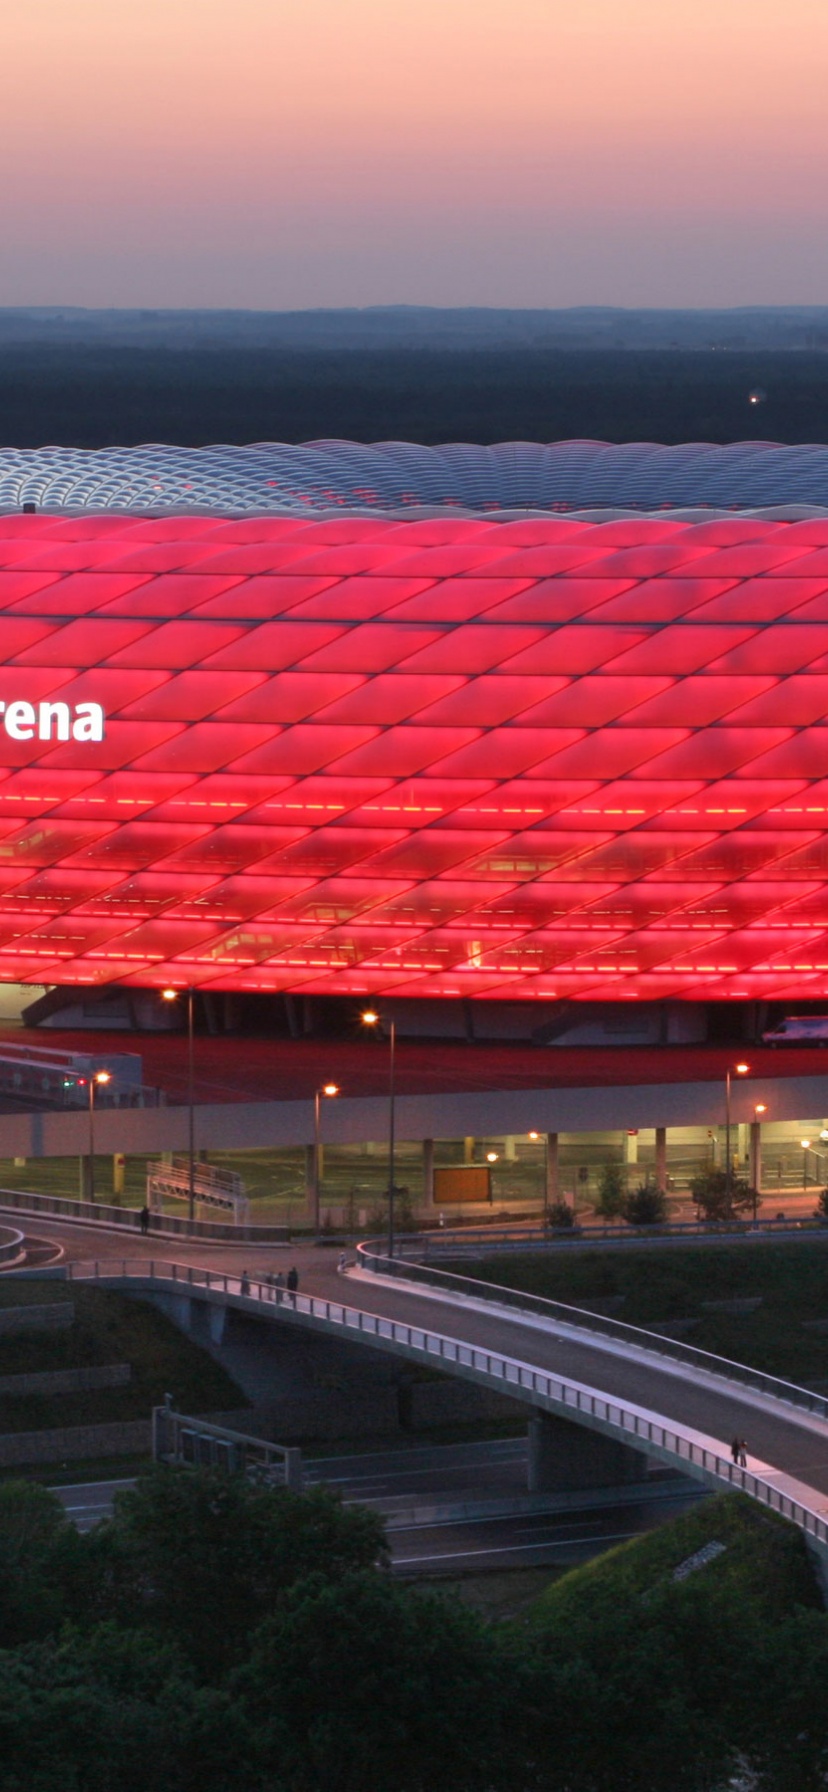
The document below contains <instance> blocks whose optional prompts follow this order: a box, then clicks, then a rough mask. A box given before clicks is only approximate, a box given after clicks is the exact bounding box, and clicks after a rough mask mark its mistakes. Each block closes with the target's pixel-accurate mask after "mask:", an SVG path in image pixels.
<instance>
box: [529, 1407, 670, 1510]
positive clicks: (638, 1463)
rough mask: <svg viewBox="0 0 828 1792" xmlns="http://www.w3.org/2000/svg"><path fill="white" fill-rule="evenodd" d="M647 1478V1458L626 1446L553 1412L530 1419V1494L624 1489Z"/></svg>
mask: <svg viewBox="0 0 828 1792" xmlns="http://www.w3.org/2000/svg"><path fill="white" fill-rule="evenodd" d="M646 1476H647V1458H646V1456H644V1455H642V1454H641V1451H640V1450H631V1449H630V1447H629V1445H628V1444H620V1443H616V1442H615V1439H614V1438H611V1437H603V1436H602V1435H601V1433H600V1432H599V1431H590V1430H588V1429H587V1427H586V1426H585V1425H576V1424H574V1423H573V1421H572V1420H571V1419H559V1418H558V1417H557V1414H554V1413H548V1412H543V1413H535V1414H534V1415H533V1417H532V1418H531V1419H530V1420H529V1475H528V1487H529V1492H530V1493H556V1492H565V1491H570V1492H579V1491H581V1490H584V1491H585V1490H586V1489H587V1488H589V1487H626V1486H629V1485H630V1484H631V1483H633V1482H635V1481H643V1480H645V1479H646Z"/></svg>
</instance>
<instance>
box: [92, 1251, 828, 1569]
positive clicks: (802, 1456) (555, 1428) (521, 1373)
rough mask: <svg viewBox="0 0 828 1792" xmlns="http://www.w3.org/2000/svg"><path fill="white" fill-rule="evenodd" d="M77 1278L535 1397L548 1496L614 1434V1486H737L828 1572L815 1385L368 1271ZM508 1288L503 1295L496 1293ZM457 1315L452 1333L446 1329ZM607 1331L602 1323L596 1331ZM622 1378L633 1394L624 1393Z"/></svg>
mask: <svg viewBox="0 0 828 1792" xmlns="http://www.w3.org/2000/svg"><path fill="white" fill-rule="evenodd" d="M64 1273H65V1276H66V1277H67V1278H68V1279H69V1280H72V1281H84V1282H89V1281H91V1282H95V1283H97V1284H98V1285H99V1286H102V1287H107V1288H120V1289H125V1290H128V1291H129V1292H131V1293H135V1294H138V1295H140V1294H146V1295H147V1296H150V1297H152V1296H157V1295H158V1294H161V1293H163V1294H164V1296H165V1297H166V1302H167V1305H168V1310H170V1311H171V1312H172V1313H173V1314H174V1316H175V1318H176V1320H177V1322H178V1323H179V1324H180V1325H182V1327H184V1328H185V1329H188V1328H189V1324H190V1321H191V1316H192V1308H193V1304H194V1303H198V1304H201V1303H203V1304H206V1305H207V1307H208V1308H209V1309H210V1310H211V1312H210V1320H211V1331H212V1333H213V1336H214V1337H215V1338H216V1340H219V1339H220V1337H221V1335H222V1331H223V1327H224V1321H225V1317H226V1314H227V1312H228V1311H229V1310H231V1309H236V1310H239V1311H241V1312H244V1313H246V1314H248V1315H250V1316H252V1317H257V1318H259V1319H260V1320H262V1321H263V1322H265V1323H269V1324H280V1325H286V1326H293V1327H298V1328H308V1329H310V1330H313V1331H316V1332H321V1333H325V1334H327V1335H328V1336H335V1337H339V1338H341V1339H343V1340H346V1341H347V1342H349V1343H356V1344H364V1345H367V1346H369V1347H370V1348H372V1349H375V1350H376V1349H379V1350H383V1351H388V1352H391V1353H393V1354H394V1355H396V1356H400V1357H404V1358H407V1359H408V1360H410V1361H416V1362H421V1363H427V1364H428V1366H429V1367H431V1368H434V1369H438V1370H440V1371H441V1372H443V1373H445V1374H448V1375H454V1376H460V1377H462V1378H464V1379H466V1380H468V1381H472V1382H476V1383H477V1384H478V1385H482V1386H485V1387H488V1388H493V1389H496V1390H497V1391H498V1392H500V1393H502V1394H507V1395H509V1396H511V1397H512V1398H513V1399H515V1400H519V1401H522V1402H523V1403H524V1404H525V1405H526V1406H527V1407H529V1408H530V1409H531V1411H532V1415H533V1417H534V1418H535V1421H536V1427H537V1428H538V1429H536V1437H535V1445H536V1459H537V1463H538V1479H537V1481H536V1486H537V1487H538V1488H540V1487H541V1486H547V1487H548V1486H549V1485H551V1483H550V1481H549V1480H544V1479H543V1475H544V1467H545V1465H548V1463H549V1460H550V1457H551V1456H552V1455H553V1454H554V1453H555V1452H556V1451H559V1450H560V1448H561V1444H562V1443H563V1441H564V1439H565V1440H566V1445H565V1447H566V1449H567V1450H569V1449H570V1448H571V1447H572V1443H573V1440H577V1434H578V1433H584V1434H586V1435H585V1436H584V1437H583V1444H584V1445H586V1446H587V1449H586V1454H584V1452H583V1450H581V1451H579V1449H578V1445H577V1441H576V1443H575V1458H576V1463H575V1467H576V1472H577V1462H578V1458H579V1456H580V1460H581V1461H582V1462H583V1463H584V1466H585V1468H586V1470H587V1476H588V1478H589V1467H590V1463H592V1465H593V1466H594V1462H595V1456H594V1449H595V1446H597V1445H599V1440H603V1444H604V1446H605V1447H606V1446H609V1447H610V1451H611V1455H610V1458H609V1464H610V1470H611V1473H610V1475H609V1476H608V1475H606V1474H605V1475H604V1479H605V1480H607V1479H611V1478H612V1468H613V1464H614V1467H615V1481H616V1482H618V1481H624V1480H627V1481H629V1480H630V1479H632V1478H635V1477H634V1473H633V1472H632V1463H633V1462H637V1463H638V1478H641V1473H642V1468H643V1464H642V1463H641V1458H649V1459H650V1460H652V1461H656V1462H660V1463H662V1464H666V1465H668V1466H669V1467H670V1468H672V1469H675V1470H679V1471H680V1472H682V1473H684V1474H686V1475H690V1476H692V1477H693V1478H694V1479H696V1480H697V1481H699V1482H702V1483H704V1484H705V1485H706V1486H707V1487H709V1488H714V1489H716V1490H718V1491H724V1490H727V1489H730V1490H733V1489H738V1490H740V1491H741V1492H744V1493H746V1494H748V1495H749V1496H750V1497H751V1498H752V1499H755V1500H758V1501H759V1502H760V1503H761V1504H762V1505H765V1506H768V1507H770V1508H772V1510H774V1511H776V1512H779V1513H780V1514H782V1516H784V1517H785V1518H787V1519H790V1520H791V1521H792V1522H793V1523H794V1524H796V1525H797V1526H798V1527H799V1529H800V1530H801V1531H802V1532H803V1534H804V1536H805V1538H806V1540H807V1542H808V1545H809V1547H810V1548H811V1549H812V1551H813V1552H814V1553H815V1555H816V1556H817V1558H818V1559H819V1564H820V1567H821V1569H822V1568H824V1572H825V1574H826V1576H828V1523H827V1522H826V1518H825V1515H824V1514H825V1509H826V1491H825V1490H826V1489H828V1403H826V1402H825V1401H823V1400H821V1399H820V1398H819V1397H818V1396H815V1395H813V1394H809V1393H808V1392H807V1390H804V1389H798V1388H795V1387H791V1386H789V1385H788V1384H786V1383H782V1382H773V1380H772V1378H770V1377H766V1376H759V1377H757V1376H755V1375H754V1374H753V1373H752V1372H751V1371H749V1370H747V1369H741V1368H740V1365H738V1364H728V1363H724V1362H722V1361H721V1360H720V1359H718V1358H715V1357H710V1358H708V1359H707V1363H708V1365H710V1367H708V1368H707V1369H705V1370H702V1369H700V1367H699V1365H698V1362H696V1361H693V1360H692V1359H694V1358H699V1357H701V1356H702V1355H703V1353H702V1352H698V1351H689V1352H688V1353H687V1354H688V1357H689V1358H690V1359H691V1360H689V1361H684V1362H682V1361H681V1360H680V1359H677V1357H676V1355H675V1353H674V1347H673V1345H672V1342H671V1344H670V1346H669V1349H670V1352H671V1355H670V1357H669V1358H668V1356H667V1355H666V1354H665V1355H664V1356H662V1355H660V1347H661V1345H662V1343H665V1347H666V1341H663V1340H661V1339H659V1338H657V1337H656V1336H655V1335H654V1334H649V1333H635V1334H634V1333H633V1328H631V1327H626V1328H625V1327H618V1326H617V1325H616V1326H614V1328H613V1329H614V1331H615V1332H616V1333H617V1332H618V1331H619V1330H620V1331H621V1332H624V1331H626V1332H628V1333H630V1335H631V1337H634V1338H635V1339H637V1340H642V1339H643V1340H645V1344H644V1345H643V1346H642V1345H641V1343H640V1342H638V1343H627V1344H626V1345H624V1347H623V1348H622V1349H621V1350H620V1351H619V1349H618V1339H617V1337H616V1338H615V1339H614V1340H613V1348H612V1350H610V1349H609V1348H608V1344H607V1340H606V1338H603V1337H599V1336H598V1335H597V1334H596V1333H595V1332H593V1331H592V1329H591V1326H592V1316H591V1315H583V1314H580V1315H577V1319H578V1320H579V1321H580V1323H578V1324H576V1325H572V1324H571V1323H567V1322H566V1321H560V1320H554V1321H550V1322H543V1321H541V1322H539V1321H538V1318H537V1316H534V1315H530V1314H527V1313H518V1312H514V1311H512V1312H509V1311H506V1310H504V1309H503V1308H502V1307H501V1306H500V1305H499V1302H498V1299H497V1298H495V1299H493V1300H487V1299H485V1298H481V1299H479V1300H477V1301H475V1302H474V1303H469V1304H468V1305H463V1304H457V1305H451V1306H448V1305H447V1303H446V1300H445V1298H440V1297H439V1296H434V1295H433V1293H432V1292H431V1291H429V1292H428V1293H427V1294H426V1295H425V1296H424V1295H423V1294H422V1291H421V1290H419V1289H416V1288H413V1287H411V1286H408V1287H405V1288H403V1287H400V1286H389V1285H388V1284H386V1283H383V1282H375V1281H373V1280H369V1279H368V1278H367V1277H365V1278H354V1279H349V1283H348V1291H349V1295H351V1296H352V1299H353V1304H350V1302H346V1301H344V1300H342V1299H341V1298H329V1297H327V1296H321V1295H319V1294H314V1293H306V1292H304V1291H301V1290H300V1291H298V1292H296V1293H295V1294H290V1293H288V1292H287V1291H286V1290H284V1289H277V1288H274V1287H273V1286H272V1285H271V1284H270V1283H269V1282H268V1281H267V1280H265V1279H261V1280H259V1279H256V1277H255V1276H254V1275H252V1274H248V1273H245V1272H243V1273H242V1274H239V1273H238V1272H235V1273H233V1272H226V1271H214V1270H209V1269H205V1268H203V1267H200V1266H195V1265H190V1264H181V1263H174V1262H169V1261H165V1260H158V1259H156V1260H152V1259H147V1258H143V1259H134V1260H122V1261H118V1260H111V1259H110V1260H101V1261H92V1262H90V1261H80V1262H72V1263H69V1264H67V1265H66V1266H65V1271H64ZM332 1279H333V1278H332ZM476 1286H477V1289H478V1293H480V1292H481V1290H480V1288H479V1285H476ZM502 1292H503V1291H502V1290H492V1291H491V1293H492V1294H493V1295H494V1296H496V1297H499V1296H500V1295H501V1294H502ZM337 1293H338V1285H337ZM363 1299H364V1301H365V1304H364V1305H363V1304H362V1300H363ZM170 1302H172V1303H173V1304H172V1306H170ZM406 1302H408V1303H409V1305H410V1306H411V1307H412V1310H411V1312H410V1314H409V1316H408V1317H405V1316H404V1314H403V1309H404V1307H405V1305H406ZM541 1304H545V1303H541ZM563 1311H564V1312H568V1311H569V1310H567V1309H564V1310H563ZM447 1321H450V1330H443V1329H440V1326H441V1322H442V1324H445V1323H446V1322H447ZM600 1324H601V1322H600V1321H599V1320H598V1319H597V1318H596V1327H597V1326H600ZM504 1344H506V1345H508V1346H509V1348H506V1349H504V1348H503V1346H504ZM556 1352H562V1353H563V1354H564V1355H565V1354H566V1353H567V1352H568V1353H569V1355H570V1357H573V1359H574V1360H575V1362H576V1364H577V1365H578V1366H580V1364H581V1360H582V1359H583V1363H584V1364H585V1365H588V1366H589V1370H590V1382H587V1381H585V1380H582V1379H580V1377H579V1376H575V1375H572V1374H571V1373H569V1372H568V1371H567V1369H566V1367H565V1366H563V1365H562V1368H561V1369H560V1370H559V1369H556V1368H554V1367H550V1358H551V1357H554V1355H555V1353H556ZM613 1381H615V1383H616V1385H617V1386H621V1385H622V1384H623V1387H624V1389H625V1390H626V1389H628V1390H629V1392H627V1391H624V1392H622V1393H621V1394H620V1395H619V1394H618V1393H617V1392H616V1391H615V1390H614V1389H613V1387H612V1385H611V1384H612V1382H613ZM757 1381H758V1382H760V1383H761V1384H762V1385H761V1386H757V1385H755V1384H756V1382H757ZM595 1383H597V1384H598V1385H595ZM608 1383H609V1384H610V1385H609V1387H608V1386H607V1384H608ZM602 1384H603V1385H602ZM636 1395H638V1399H636V1398H635V1396H636ZM642 1396H643V1398H642ZM682 1408H684V1409H685V1410H684V1412H683V1413H682ZM694 1420H695V1422H693V1421H694ZM705 1421H706V1422H707V1424H709V1427H710V1428H709V1430H708V1429H705V1428H704V1422H705ZM734 1433H735V1434H737V1435H739V1436H749V1437H752V1438H753V1439H754V1440H755V1445H758V1446H759V1447H760V1448H762V1450H763V1455H764V1456H766V1457H767V1460H764V1461H757V1460H756V1459H755V1457H754V1456H753V1455H751V1457H750V1458H749V1462H748V1466H747V1467H745V1468H742V1467H740V1466H739V1465H738V1464H737V1463H735V1462H734V1461H733V1460H732V1457H731V1455H730V1452H729V1449H728V1446H727V1444H726V1443H725V1442H724V1441H723V1440H724V1439H726V1438H729V1437H732V1436H733V1435H734ZM590 1436H591V1438H592V1445H591V1446H590V1443H589V1439H590ZM590 1448H592V1451H593V1454H592V1455H591V1456H590ZM801 1465H807V1469H808V1471H809V1472H808V1474H806V1476H805V1477H804V1478H802V1479H800V1478H799V1474H798V1472H797V1471H798V1469H799V1468H800V1467H801ZM569 1484H570V1485H577V1484H578V1482H577V1480H576V1481H570V1483H569ZM582 1484H583V1483H582ZM593 1484H595V1482H594V1476H593Z"/></svg>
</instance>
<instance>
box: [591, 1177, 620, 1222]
mask: <svg viewBox="0 0 828 1792" xmlns="http://www.w3.org/2000/svg"><path fill="white" fill-rule="evenodd" d="M626 1192H627V1183H626V1177H625V1175H624V1168H623V1165H622V1164H615V1163H609V1164H604V1165H603V1167H602V1169H601V1176H600V1179H599V1182H598V1199H597V1201H596V1203H595V1205H596V1208H597V1210H598V1212H599V1213H600V1214H601V1216H602V1218H603V1219H605V1220H614V1219H616V1218H617V1217H618V1215H619V1214H620V1213H623V1211H624V1197H625V1195H626Z"/></svg>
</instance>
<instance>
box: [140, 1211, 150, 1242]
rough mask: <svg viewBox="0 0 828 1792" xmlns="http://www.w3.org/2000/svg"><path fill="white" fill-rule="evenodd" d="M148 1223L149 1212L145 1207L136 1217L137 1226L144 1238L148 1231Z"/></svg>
mask: <svg viewBox="0 0 828 1792" xmlns="http://www.w3.org/2000/svg"><path fill="white" fill-rule="evenodd" d="M149 1223H150V1210H149V1208H148V1207H147V1206H146V1205H145V1206H144V1207H142V1208H141V1212H140V1213H139V1215H138V1224H139V1226H140V1228H141V1231H142V1232H143V1233H144V1235H145V1236H146V1234H147V1232H148V1231H149Z"/></svg>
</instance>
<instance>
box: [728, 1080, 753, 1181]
mask: <svg viewBox="0 0 828 1792" xmlns="http://www.w3.org/2000/svg"><path fill="white" fill-rule="evenodd" d="M749 1070H750V1065H749V1064H729V1065H728V1067H727V1074H726V1076H725V1210H726V1212H727V1213H728V1214H729V1213H730V1208H731V1191H732V1185H733V1165H732V1162H731V1158H730V1078H731V1076H747V1074H748V1071H749Z"/></svg>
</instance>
